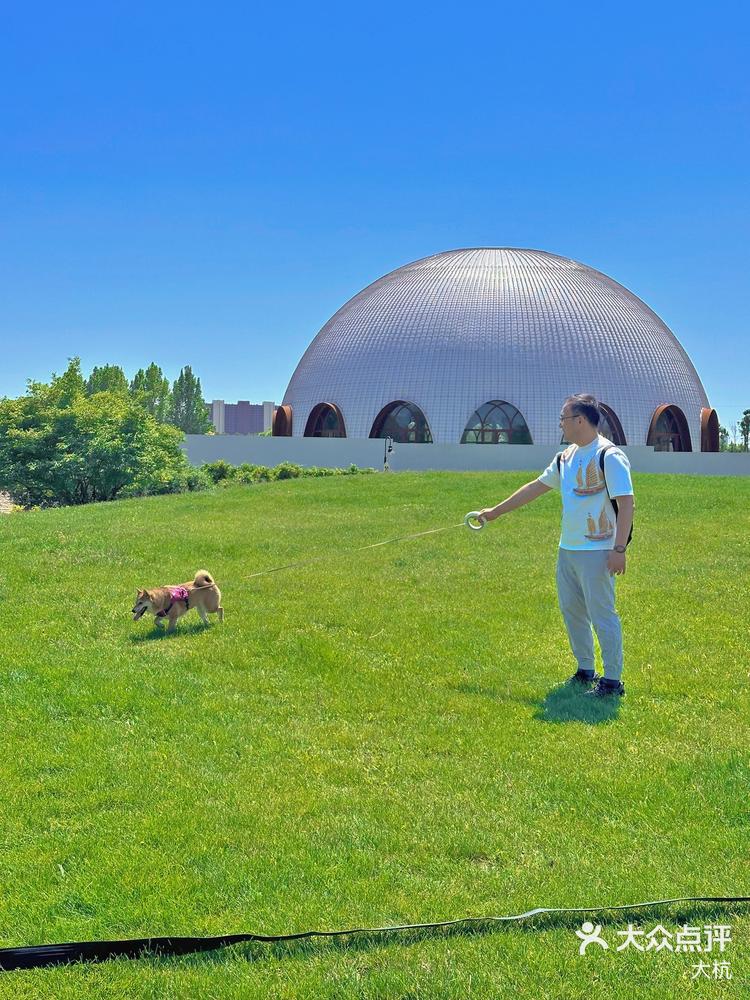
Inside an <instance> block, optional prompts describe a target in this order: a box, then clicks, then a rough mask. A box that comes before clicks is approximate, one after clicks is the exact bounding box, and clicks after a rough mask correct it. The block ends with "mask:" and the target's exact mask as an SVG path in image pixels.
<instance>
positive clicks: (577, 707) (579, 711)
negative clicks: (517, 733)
mask: <svg viewBox="0 0 750 1000" xmlns="http://www.w3.org/2000/svg"><path fill="white" fill-rule="evenodd" d="M536 704H537V710H536V711H535V712H534V718H535V719H539V720H540V721H541V722H585V723H587V724H588V725H590V726H598V725H601V723H603V722H611V721H612V720H613V719H616V718H617V716H618V715H619V712H620V698H619V697H618V696H617V695H611V696H609V697H607V698H593V697H591V698H588V697H586V694H585V691H584V690H583V689H582V688H580V687H578V686H576V685H567V684H558V685H557V686H556V687H554V688H552V690H551V691H550V692H549V693H548V694H547V696H546V697H545V698H544V700H543V701H540V702H537V703H536Z"/></svg>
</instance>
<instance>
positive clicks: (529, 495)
mask: <svg viewBox="0 0 750 1000" xmlns="http://www.w3.org/2000/svg"><path fill="white" fill-rule="evenodd" d="M551 489H552V487H551V486H545V485H544V483H540V482H539V480H538V479H532V481H531V482H530V483H526V485H525V486H522V487H521V488H520V490H516V492H515V493H512V494H511V495H510V496H509V497H508V499H507V500H503V501H502V503H499V504H498V505H497V506H496V507H485V508H484V510H480V511H479V517H480V519H481V520H483V521H494V520H495V518H496V517H500V515H501V514H508V513H510V511H512V510H515V509H516V508H517V507H523V506H524V504H527V503H531V501H532V500H536V498H537V497H540V496H541V495H542V494H543V493H549V491H550V490H551Z"/></svg>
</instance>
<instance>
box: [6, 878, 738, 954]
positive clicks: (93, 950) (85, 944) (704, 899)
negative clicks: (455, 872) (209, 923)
mask: <svg viewBox="0 0 750 1000" xmlns="http://www.w3.org/2000/svg"><path fill="white" fill-rule="evenodd" d="M672 903H750V896H678V897H677V898H676V899H654V900H650V901H649V902H645V903H623V904H620V905H617V906H538V907H536V908H535V909H533V910H527V911H526V912H525V913H516V914H511V915H508V916H500V917H460V918H459V919H458V920H440V921H437V922H436V923H431V924H397V925H394V926H393V927H353V928H350V929H349V930H340V931H316V930H311V931H300V932H298V933H293V934H223V935H221V936H219V937H149V938H134V939H131V940H127V941H72V942H69V943H67V944H40V945H33V946H32V947H28V948H0V971H4V972H13V971H18V970H20V969H36V968H40V967H42V966H51V965H66V964H69V963H71V962H102V961H106V960H107V959H113V958H142V957H144V956H146V955H148V954H152V955H156V956H164V955H189V954H191V953H194V952H199V951H213V950H214V949H216V948H224V947H227V946H229V945H233V944H242V943H245V942H248V941H258V942H261V943H266V944H268V943H272V942H275V941H297V940H299V939H301V938H312V937H341V936H344V935H350V934H387V933H391V932H394V931H411V930H427V929H432V928H437V927H455V926H457V925H459V924H469V923H473V924H487V923H500V922H509V921H521V920H528V919H530V918H531V917H537V916H539V915H541V914H546V913H605V912H610V911H614V910H640V909H645V908H646V907H653V906H667V905H670V904H672Z"/></svg>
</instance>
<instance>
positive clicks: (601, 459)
mask: <svg viewBox="0 0 750 1000" xmlns="http://www.w3.org/2000/svg"><path fill="white" fill-rule="evenodd" d="M616 447H617V445H614V444H608V445H606V446H605V447H604V448H602V450H601V451H600V452H599V468H600V469H601V470H602V479H603V480H604V489H605V490H606V491H607V496H608V497H609V502H610V503H611V504H612V509H613V510H614V512H615V517H617V500H615V498H614V497H613V496H611V494H610V492H609V486H608V485H607V473H606V472H605V471H604V456H605V455H606V454H607V452H608V451H611V450H612V449H613V448H616ZM632 537H633V525H632V524H631V525H630V533H629V534H628V540H627V542H625V544H626V545H630V540H631V538H632Z"/></svg>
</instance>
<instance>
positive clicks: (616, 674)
mask: <svg viewBox="0 0 750 1000" xmlns="http://www.w3.org/2000/svg"><path fill="white" fill-rule="evenodd" d="M600 416H601V414H600V411H599V404H598V403H597V401H596V399H595V397H594V396H590V395H586V394H584V393H579V394H578V395H576V396H568V398H567V399H566V400H565V402H564V403H563V408H562V412H561V413H560V427H562V429H563V434H564V438H565V440H566V441H569V442H570V445H569V446H568V447H567V448H566V449H565V451H564V452H562V454H560V455H556V456H555V458H554V459H553V460H552V462H551V463H550V464H549V465H548V466H547V468H546V469H545V470H544V472H543V473H542V474H541V476H539V478H538V479H535V480H533V481H532V482H530V483H526V485H525V486H522V487H521V488H520V490H516V492H515V493H514V494H513V495H512V496H510V497H508V499H507V500H503V502H502V503H499V504H498V505H497V506H496V507H487V508H485V509H484V510H481V511H480V512H479V519H480V520H481V521H494V519H495V518H496V517H499V516H500V515H501V514H507V513H509V512H510V511H511V510H515V509H516V508H517V507H522V506H523V505H524V504H527V503H530V502H531V501H532V500H536V498H537V497H540V496H541V495H542V494H543V493H548V492H549V491H550V490H552V489H558V490H560V493H561V495H562V505H563V509H562V530H561V534H560V548H559V550H558V559H557V596H558V600H559V603H560V610H561V612H562V615H563V618H564V619H565V626H566V628H567V630H568V638H569V640H570V648H571V649H572V651H573V655H574V656H575V658H576V661H577V663H578V670H577V671H576V672H575V674H573V676H572V677H571V678H570V682H572V683H575V684H579V683H580V684H584V685H589V684H590V683H591V682H592V681H594V680H596V682H597V683H596V685H595V686H594V687H593V688H591V689H590V690H589V691H587V692H586V694H587V695H592V696H594V697H600V698H601V697H606V696H608V695H622V694H624V693H625V687H624V685H623V683H622V680H621V678H622V626H621V624H620V618H619V615H618V614H617V611H616V610H615V581H614V579H613V577H614V576H616V575H618V574H620V573H624V572H625V547H626V545H627V543H628V541H629V539H630V529H631V527H632V524H633V509H634V500H633V483H632V481H631V478H630V463H629V462H628V460H627V457H626V456H625V455H624V454H623V452H621V451H620V450H619V449H618V448H617V447H616V446H615V445H613V444H612V442H611V441H608V440H607V438H605V437H603V436H602V435H601V434H600V433H599V420H600ZM613 500H614V501H615V503H614V505H613V503H612V501H613ZM592 625H593V628H594V631H595V632H596V636H597V638H598V640H599V646H600V648H601V651H602V662H603V663H604V676H603V677H602V676H601V675H600V674H596V673H595V671H594V640H593V636H592V634H591V628H592Z"/></svg>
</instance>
